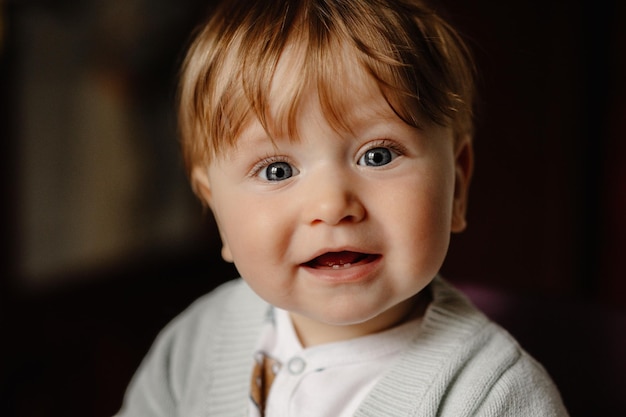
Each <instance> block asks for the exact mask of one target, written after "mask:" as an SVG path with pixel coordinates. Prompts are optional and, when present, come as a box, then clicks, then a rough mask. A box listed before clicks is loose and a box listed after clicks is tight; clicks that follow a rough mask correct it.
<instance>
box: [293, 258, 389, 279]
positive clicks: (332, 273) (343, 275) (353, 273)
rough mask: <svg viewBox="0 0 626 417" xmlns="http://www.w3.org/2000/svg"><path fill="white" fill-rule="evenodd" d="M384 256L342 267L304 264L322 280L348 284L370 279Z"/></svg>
mask: <svg viewBox="0 0 626 417" xmlns="http://www.w3.org/2000/svg"><path fill="white" fill-rule="evenodd" d="M382 258H383V257H382V256H378V257H376V258H374V259H372V260H371V261H369V262H362V263H357V264H354V265H350V266H349V267H341V268H336V269H335V268H312V267H310V266H306V265H302V266H301V267H302V268H303V269H304V270H306V271H307V272H308V273H309V274H310V275H312V276H314V277H315V278H316V279H319V280H321V281H324V282H327V283H331V284H348V283H358V282H365V281H368V280H369V279H370V278H371V277H373V275H374V272H375V271H376V270H377V269H378V267H379V266H380V264H381V261H382Z"/></svg>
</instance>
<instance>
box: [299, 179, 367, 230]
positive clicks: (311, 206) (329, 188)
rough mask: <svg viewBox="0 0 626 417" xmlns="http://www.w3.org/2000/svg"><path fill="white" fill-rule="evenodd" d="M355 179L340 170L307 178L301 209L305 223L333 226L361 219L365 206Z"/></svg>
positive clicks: (356, 221)
mask: <svg viewBox="0 0 626 417" xmlns="http://www.w3.org/2000/svg"><path fill="white" fill-rule="evenodd" d="M356 182H357V181H354V179H352V177H351V176H350V175H349V174H347V173H346V172H343V171H341V170H337V171H325V172H324V173H323V174H321V175H314V176H312V177H311V178H309V181H308V183H309V184H308V187H307V188H306V191H304V193H305V197H304V199H303V201H304V204H303V208H302V213H303V218H304V220H305V222H307V223H309V224H322V223H323V224H327V225H331V226H335V225H338V224H341V223H358V222H360V221H361V220H363V219H364V218H365V216H366V209H365V205H364V204H363V201H362V199H361V198H360V193H359V189H358V187H357V184H356Z"/></svg>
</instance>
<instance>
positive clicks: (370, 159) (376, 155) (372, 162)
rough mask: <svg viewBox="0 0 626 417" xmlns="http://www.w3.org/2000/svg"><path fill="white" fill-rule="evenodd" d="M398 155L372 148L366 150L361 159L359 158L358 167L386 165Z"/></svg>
mask: <svg viewBox="0 0 626 417" xmlns="http://www.w3.org/2000/svg"><path fill="white" fill-rule="evenodd" d="M397 155H398V154H397V153H396V152H394V151H392V150H391V149H389V148H382V147H379V148H372V149H369V150H367V151H366V152H365V153H364V154H363V156H361V158H359V162H358V164H359V165H366V166H370V167H380V166H383V165H387V164H388V163H390V162H391V161H393V159H394V158H395V157H396V156H397Z"/></svg>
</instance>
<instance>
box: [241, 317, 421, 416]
mask: <svg viewBox="0 0 626 417" xmlns="http://www.w3.org/2000/svg"><path fill="white" fill-rule="evenodd" d="M418 320H419V319H418ZM416 321H417V320H412V321H410V322H407V323H404V324H402V325H400V326H398V327H394V328H392V329H389V330H386V331H384V332H380V333H376V334H372V335H368V336H364V337H360V338H357V339H352V340H347V341H341V342H335V343H327V344H323V345H318V346H312V347H309V348H306V349H305V348H303V347H302V345H301V344H300V341H299V340H298V337H297V335H296V332H295V330H294V328H293V325H292V322H291V318H290V317H289V314H288V312H286V311H284V310H281V309H277V308H275V309H274V314H273V320H270V321H269V323H268V325H267V326H266V328H265V329H264V331H263V332H262V335H261V338H260V340H259V343H258V345H257V346H258V349H257V351H261V352H263V353H265V354H266V355H268V356H270V357H272V358H274V359H276V360H278V361H279V362H280V363H281V364H282V366H281V367H280V369H279V371H278V373H277V375H276V379H275V380H274V383H273V385H272V388H271V391H270V393H269V398H268V399H267V407H266V413H265V415H266V416H267V417H287V416H289V417H309V416H310V417H324V416H327V417H344V416H345V417H348V416H352V415H353V414H354V412H355V411H356V409H357V408H358V406H359V404H360V403H361V401H362V400H363V398H364V397H365V396H366V395H367V393H368V392H369V391H370V390H371V389H372V387H373V386H374V385H375V384H376V382H378V380H379V378H380V377H381V375H382V373H383V372H384V371H385V369H387V368H388V367H389V364H390V362H392V361H393V360H394V359H395V358H396V357H397V356H398V355H399V354H400V353H401V352H402V350H403V349H404V348H405V347H406V346H407V344H408V343H409V342H410V341H411V340H412V339H413V338H415V337H416V335H417V333H416V329H417V328H418V327H419V326H418V324H417V323H416ZM258 416H259V413H258V410H257V409H256V407H255V406H254V405H253V404H251V405H250V417H258Z"/></svg>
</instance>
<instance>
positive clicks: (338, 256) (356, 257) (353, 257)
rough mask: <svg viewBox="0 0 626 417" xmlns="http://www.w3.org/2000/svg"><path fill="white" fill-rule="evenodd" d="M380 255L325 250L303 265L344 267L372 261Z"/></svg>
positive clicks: (317, 267)
mask: <svg viewBox="0 0 626 417" xmlns="http://www.w3.org/2000/svg"><path fill="white" fill-rule="evenodd" d="M378 258H380V255H373V254H369V253H360V252H352V251H341V252H327V253H325V254H323V255H320V256H318V257H316V258H314V259H312V260H310V261H309V262H306V263H305V264H304V265H305V266H307V267H309V268H314V269H345V268H350V267H352V266H356V265H364V264H368V263H370V262H374V261H375V260H376V259H378Z"/></svg>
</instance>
